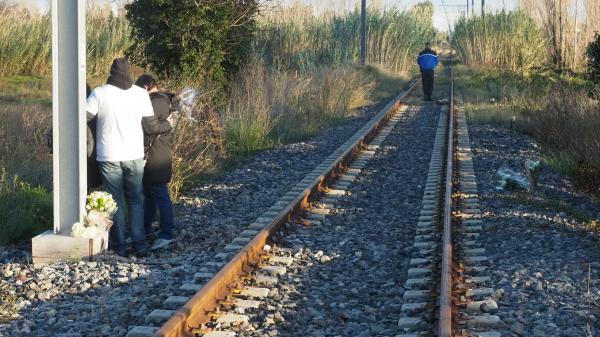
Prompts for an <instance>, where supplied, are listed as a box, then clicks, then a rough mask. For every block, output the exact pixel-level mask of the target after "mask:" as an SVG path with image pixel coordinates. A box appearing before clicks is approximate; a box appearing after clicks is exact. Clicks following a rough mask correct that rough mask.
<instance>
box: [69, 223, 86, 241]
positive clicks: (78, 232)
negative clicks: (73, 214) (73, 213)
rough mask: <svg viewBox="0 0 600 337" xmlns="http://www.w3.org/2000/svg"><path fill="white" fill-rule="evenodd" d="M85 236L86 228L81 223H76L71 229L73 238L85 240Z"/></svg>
mask: <svg viewBox="0 0 600 337" xmlns="http://www.w3.org/2000/svg"><path fill="white" fill-rule="evenodd" d="M84 234H85V227H84V226H83V225H82V224H81V223H80V222H76V223H75V224H74V225H73V228H71V236H74V237H76V238H83V237H84Z"/></svg>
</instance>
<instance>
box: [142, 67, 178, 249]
mask: <svg viewBox="0 0 600 337" xmlns="http://www.w3.org/2000/svg"><path fill="white" fill-rule="evenodd" d="M135 84H136V85H137V86H139V87H141V88H144V89H146V91H148V93H149V94H150V100H151V101H152V107H153V108H154V116H155V117H156V118H157V119H158V120H159V121H161V122H162V121H169V122H170V123H172V117H171V112H172V105H173V99H174V96H175V95H174V94H171V93H165V92H159V91H158V86H157V83H156V80H155V79H154V78H153V77H152V76H150V75H142V76H140V78H139V79H138V80H137V81H136V83H135ZM171 141H172V134H171V132H168V133H161V134H149V133H147V132H144V147H145V151H146V166H145V167H144V181H143V183H144V225H145V227H146V230H147V231H148V230H149V229H150V227H151V225H152V222H153V221H154V217H155V216H156V210H157V208H158V211H159V214H160V232H159V234H158V239H157V240H156V241H155V242H154V244H153V245H152V247H151V248H150V250H157V249H161V248H164V247H167V246H168V245H170V244H171V242H173V240H174V236H173V229H174V225H175V221H174V215H173V204H172V202H171V197H170V196H169V188H168V184H169V182H170V181H171V177H172V176H173V168H172V166H173V154H172V145H171Z"/></svg>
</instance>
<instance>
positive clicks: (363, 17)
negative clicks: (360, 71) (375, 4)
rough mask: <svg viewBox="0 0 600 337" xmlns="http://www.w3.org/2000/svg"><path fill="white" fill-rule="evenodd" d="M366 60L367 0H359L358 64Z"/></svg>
mask: <svg viewBox="0 0 600 337" xmlns="http://www.w3.org/2000/svg"><path fill="white" fill-rule="evenodd" d="M366 61H367V0H361V6H360V65H362V66H364V65H365V63H366Z"/></svg>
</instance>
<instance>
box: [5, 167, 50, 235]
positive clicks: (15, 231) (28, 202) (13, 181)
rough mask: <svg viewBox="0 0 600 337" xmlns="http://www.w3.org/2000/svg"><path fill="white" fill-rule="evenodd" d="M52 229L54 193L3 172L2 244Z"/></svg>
mask: <svg viewBox="0 0 600 337" xmlns="http://www.w3.org/2000/svg"><path fill="white" fill-rule="evenodd" d="M50 228H52V193H50V192H48V191H47V190H46V189H44V188H42V187H32V186H31V185H29V184H28V183H26V182H24V181H22V180H21V179H20V178H19V177H18V176H10V175H9V174H8V173H7V172H6V170H4V169H3V170H2V171H1V172H0V233H2V236H0V245H5V244H8V243H11V242H16V241H18V240H23V239H29V238H31V237H33V236H34V235H37V234H39V233H40V232H43V231H45V230H48V229H50Z"/></svg>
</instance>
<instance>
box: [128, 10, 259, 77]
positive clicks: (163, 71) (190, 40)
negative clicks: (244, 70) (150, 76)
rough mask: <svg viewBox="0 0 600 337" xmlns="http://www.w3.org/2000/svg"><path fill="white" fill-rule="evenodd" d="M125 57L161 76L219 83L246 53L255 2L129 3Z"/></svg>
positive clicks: (236, 66) (251, 28)
mask: <svg viewBox="0 0 600 337" xmlns="http://www.w3.org/2000/svg"><path fill="white" fill-rule="evenodd" d="M125 9H126V10H127V19H128V20H129V22H130V23H131V26H132V33H133V34H132V37H133V44H132V46H131V49H130V50H129V52H128V54H129V55H130V56H132V57H133V59H134V60H135V61H136V63H138V64H139V65H141V66H144V67H146V66H148V65H150V66H151V67H152V69H153V70H154V71H156V72H158V73H159V74H160V75H162V76H163V77H168V78H174V77H178V80H190V79H195V80H196V81H198V79H202V80H201V82H200V84H205V83H206V81H208V83H214V84H215V85H218V86H220V85H224V84H225V80H226V75H228V74H229V75H231V74H232V73H233V72H235V71H236V69H237V68H238V67H239V66H240V65H241V63H242V62H243V60H244V58H245V56H247V54H248V50H249V48H248V47H249V43H250V38H251V36H252V32H253V30H254V28H255V17H256V15H257V14H258V2H257V1H255V0H249V1H229V0H215V1H192V0H182V1H164V0H149V1H148V0H143V1H142V0H134V1H132V2H131V3H129V4H128V5H126V6H125Z"/></svg>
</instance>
